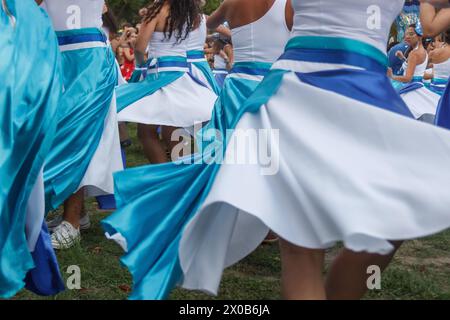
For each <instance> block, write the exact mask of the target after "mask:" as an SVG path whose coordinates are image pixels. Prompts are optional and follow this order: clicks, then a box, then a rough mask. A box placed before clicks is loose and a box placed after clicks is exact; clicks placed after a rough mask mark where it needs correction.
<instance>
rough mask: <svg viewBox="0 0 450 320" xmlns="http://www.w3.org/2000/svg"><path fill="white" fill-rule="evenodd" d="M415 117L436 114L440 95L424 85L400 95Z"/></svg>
mask: <svg viewBox="0 0 450 320" xmlns="http://www.w3.org/2000/svg"><path fill="white" fill-rule="evenodd" d="M400 96H401V97H402V99H403V101H405V103H406V105H407V106H408V108H409V110H410V111H411V113H412V114H413V115H414V117H415V118H416V119H420V118H421V117H423V116H424V115H432V116H435V115H436V109H437V106H438V104H439V100H440V98H441V97H440V96H439V95H438V94H436V93H434V92H432V91H431V90H429V89H427V88H426V87H422V88H419V89H416V90H413V91H410V92H408V93H405V94H401V95H400Z"/></svg>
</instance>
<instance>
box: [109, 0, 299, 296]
mask: <svg viewBox="0 0 450 320" xmlns="http://www.w3.org/2000/svg"><path fill="white" fill-rule="evenodd" d="M292 20H293V9H292V5H291V2H290V1H287V0H239V1H225V2H223V4H222V5H221V6H220V7H219V9H217V10H216V11H215V12H214V13H213V14H212V15H211V16H210V18H209V19H208V21H207V25H208V28H210V29H215V28H217V27H219V26H220V25H222V24H223V23H224V22H225V21H228V23H229V26H230V28H231V33H232V41H233V44H234V49H235V64H234V66H233V69H232V70H231V71H230V74H229V75H228V77H227V78H226V79H225V82H224V88H223V90H222V91H221V93H220V96H219V99H218V100H217V102H216V104H215V106H214V112H213V115H212V118H211V121H210V122H209V123H208V124H207V125H206V126H205V127H204V128H203V129H202V130H201V131H200V132H199V135H198V136H199V138H200V139H197V141H199V142H198V145H201V146H202V148H200V150H201V151H200V152H198V153H196V154H195V155H194V156H193V159H191V158H189V159H187V160H189V161H187V162H184V161H183V160H182V161H180V162H172V163H167V164H163V165H158V166H154V165H151V166H145V167H140V168H133V169H129V170H126V171H125V172H124V173H123V174H119V175H116V176H115V185H116V188H117V190H118V192H117V194H116V199H117V200H118V210H117V211H116V212H115V213H114V214H112V215H111V216H110V217H108V218H107V219H105V220H103V221H102V225H103V227H104V229H105V231H106V233H107V236H109V237H111V238H112V239H114V240H116V241H117V242H118V243H119V244H120V245H121V246H122V247H123V248H124V250H125V251H126V254H125V255H124V257H122V259H121V260H122V262H123V264H124V265H126V266H127V267H128V269H129V270H130V272H131V274H132V275H133V279H134V287H133V293H132V294H131V298H132V299H162V298H165V297H167V295H168V293H170V290H171V289H172V287H173V285H175V284H176V283H177V282H178V281H179V280H180V278H179V277H180V276H182V274H181V272H178V271H179V270H180V268H179V263H178V244H179V240H180V237H179V236H180V233H181V230H182V229H184V226H185V224H186V223H187V221H189V219H190V218H191V216H192V215H193V214H194V213H195V212H196V209H197V208H198V206H199V205H200V204H201V203H202V200H203V199H204V196H205V195H206V194H207V192H208V190H209V187H210V185H209V184H210V182H211V181H212V180H213V179H212V177H213V176H214V173H215V170H216V168H217V164H216V161H220V155H221V152H220V151H219V152H217V154H215V155H213V156H212V157H211V154H210V153H209V150H211V147H212V149H214V150H217V149H216V148H215V147H216V144H215V142H216V140H215V137H216V133H217V138H218V140H219V146H218V148H221V147H222V146H221V145H220V140H221V137H225V136H226V134H227V129H229V128H232V126H233V123H234V122H235V119H236V117H237V116H238V115H239V114H240V112H241V109H242V107H244V103H245V101H246V100H247V99H248V98H249V97H250V96H251V95H252V93H253V92H254V91H255V90H256V88H257V87H258V85H259V84H260V83H261V81H262V80H263V78H264V76H265V75H266V74H268V73H269V72H270V68H271V67H272V65H273V63H274V62H275V61H276V60H277V58H278V57H279V56H280V55H281V54H282V52H283V49H284V46H285V45H286V43H287V41H288V39H289V34H290V29H291V27H292ZM269 32H273V33H274V34H277V37H275V38H269V37H267V34H268V33H269ZM211 132H212V135H211V134H210V133H211ZM210 158H212V161H209V159H210ZM191 160H192V162H191ZM197 160H198V162H197ZM150 204H152V205H150ZM161 268H162V269H161ZM166 275H167V276H168V277H166Z"/></svg>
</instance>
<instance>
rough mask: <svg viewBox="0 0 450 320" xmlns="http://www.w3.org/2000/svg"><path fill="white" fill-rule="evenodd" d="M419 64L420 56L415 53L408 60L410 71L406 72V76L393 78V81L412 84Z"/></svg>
mask: <svg viewBox="0 0 450 320" xmlns="http://www.w3.org/2000/svg"><path fill="white" fill-rule="evenodd" d="M418 64H419V56H418V55H417V53H416V52H413V53H411V54H410V55H409V58H408V69H407V70H406V73H405V75H404V76H392V79H393V80H397V81H400V82H404V83H408V82H411V80H412V78H413V76H414V71H415V70H416V66H417V65H418Z"/></svg>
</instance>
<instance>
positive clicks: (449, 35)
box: [444, 29, 450, 44]
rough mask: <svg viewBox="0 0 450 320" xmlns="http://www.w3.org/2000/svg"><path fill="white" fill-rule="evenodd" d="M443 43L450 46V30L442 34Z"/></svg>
mask: <svg viewBox="0 0 450 320" xmlns="http://www.w3.org/2000/svg"><path fill="white" fill-rule="evenodd" d="M444 41H445V43H447V44H450V29H448V30H447V31H445V33H444Z"/></svg>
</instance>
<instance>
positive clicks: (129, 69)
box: [120, 48, 135, 81]
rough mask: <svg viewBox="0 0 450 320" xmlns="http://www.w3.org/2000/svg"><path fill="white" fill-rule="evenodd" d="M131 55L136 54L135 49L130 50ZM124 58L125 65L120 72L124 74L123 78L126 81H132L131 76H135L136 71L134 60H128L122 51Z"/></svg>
mask: <svg viewBox="0 0 450 320" xmlns="http://www.w3.org/2000/svg"><path fill="white" fill-rule="evenodd" d="M130 54H134V50H133V48H130ZM122 57H123V61H124V63H123V65H122V66H121V67H120V71H121V72H122V76H123V77H124V78H125V80H127V81H128V80H130V78H131V75H132V74H133V71H134V69H135V65H134V60H131V61H130V60H128V59H127V58H126V57H125V52H124V50H122Z"/></svg>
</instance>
